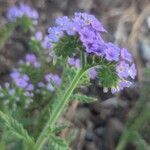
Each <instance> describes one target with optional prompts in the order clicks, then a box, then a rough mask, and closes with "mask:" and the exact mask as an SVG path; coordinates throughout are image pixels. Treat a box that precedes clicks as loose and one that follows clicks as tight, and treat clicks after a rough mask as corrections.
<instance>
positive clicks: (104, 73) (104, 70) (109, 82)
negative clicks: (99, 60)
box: [98, 63, 118, 88]
mask: <svg viewBox="0 0 150 150" xmlns="http://www.w3.org/2000/svg"><path fill="white" fill-rule="evenodd" d="M98 78H99V80H100V83H101V85H102V86H103V87H107V88H110V87H112V86H116V84H117V80H118V76H117V73H116V71H115V64H113V63H110V64H109V63H106V64H103V65H102V67H101V68H100V70H99V73H98Z"/></svg>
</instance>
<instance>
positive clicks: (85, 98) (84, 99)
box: [70, 94, 97, 103]
mask: <svg viewBox="0 0 150 150" xmlns="http://www.w3.org/2000/svg"><path fill="white" fill-rule="evenodd" d="M70 99H72V100H79V101H80V102H81V103H92V102H95V101H97V99H96V98H94V97H90V96H86V95H82V94H73V95H72V96H71V98H70Z"/></svg>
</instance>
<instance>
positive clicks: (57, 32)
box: [48, 27, 63, 43]
mask: <svg viewBox="0 0 150 150" xmlns="http://www.w3.org/2000/svg"><path fill="white" fill-rule="evenodd" d="M48 33H49V35H48V37H49V39H50V41H51V42H54V43H56V42H58V40H59V38H60V37H62V36H63V31H62V29H61V27H52V28H51V27H50V28H49V29H48Z"/></svg>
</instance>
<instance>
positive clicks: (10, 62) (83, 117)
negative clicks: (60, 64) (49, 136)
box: [0, 0, 150, 150]
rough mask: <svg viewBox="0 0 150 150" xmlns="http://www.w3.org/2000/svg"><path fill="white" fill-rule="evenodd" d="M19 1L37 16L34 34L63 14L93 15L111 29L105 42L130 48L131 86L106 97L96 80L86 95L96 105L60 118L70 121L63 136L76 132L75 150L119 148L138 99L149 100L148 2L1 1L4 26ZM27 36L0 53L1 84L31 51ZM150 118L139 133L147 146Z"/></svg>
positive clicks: (81, 107) (71, 110) (73, 109)
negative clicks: (133, 65)
mask: <svg viewBox="0 0 150 150" xmlns="http://www.w3.org/2000/svg"><path fill="white" fill-rule="evenodd" d="M20 2H25V3H26V4H28V5H30V6H32V7H33V8H35V9H36V10H37V11H38V12H39V14H40V18H39V23H38V25H37V26H36V30H40V31H42V32H43V33H46V32H47V29H48V27H50V26H52V25H54V22H55V19H56V18H57V17H59V16H63V15H67V16H72V15H73V14H74V12H78V11H81V12H87V13H91V14H93V15H95V16H96V17H97V18H98V19H99V20H101V22H102V23H103V24H104V26H105V28H106V29H107V31H108V34H107V35H105V39H106V40H107V41H112V42H114V43H117V44H118V45H120V47H125V48H127V49H129V51H130V52H131V53H132V54H133V55H134V58H135V62H136V65H137V69H138V76H137V79H136V81H135V83H134V84H133V86H132V87H131V88H129V89H126V90H124V91H122V92H120V93H118V94H117V95H112V94H110V93H104V92H103V90H102V88H101V87H99V86H97V84H96V81H95V82H94V81H93V84H92V86H90V87H87V88H86V89H83V91H84V93H86V94H87V95H96V96H97V98H98V101H97V102H95V103H93V104H89V105H88V104H86V105H85V104H84V105H81V104H79V103H78V102H75V103H72V104H71V105H70V108H69V109H68V110H67V112H66V113H65V114H64V116H63V117H62V118H61V120H60V122H61V121H63V120H68V121H70V122H71V123H72V126H71V127H70V128H69V129H66V130H64V131H63V132H62V133H61V136H62V137H66V136H67V134H68V133H70V132H74V133H76V137H75V140H74V142H72V144H71V147H72V149H73V150H115V147H116V145H117V143H118V140H119V138H120V136H121V133H122V132H123V131H124V129H125V124H126V122H127V120H128V119H129V112H131V110H132V109H133V108H134V106H135V105H136V103H137V101H138V100H139V99H144V101H145V103H146V104H147V103H149V102H148V101H149V100H150V73H149V72H150V71H149V66H150V0H24V1H23V0H0V27H2V26H3V25H4V24H5V23H6V22H7V20H6V11H7V9H8V7H11V6H13V5H15V4H17V3H20ZM28 38H29V37H28V36H27V35H22V34H20V32H17V31H15V34H13V35H12V36H11V38H10V39H9V41H7V43H6V44H5V46H4V47H3V48H2V49H0V83H3V82H5V81H7V79H8V73H9V72H10V70H11V69H12V68H13V67H14V66H15V65H16V63H17V61H18V60H19V59H21V58H22V57H23V56H24V54H25V53H27V52H28V48H27V43H26V41H27V39H28ZM145 87H146V88H145ZM149 113H150V112H149ZM149 120H150V119H149ZM149 120H148V121H147V122H146V123H144V125H143V127H142V128H140V131H139V132H140V134H141V136H142V138H143V139H144V140H145V141H146V143H149V144H150V121H149ZM135 145H136V144H135V143H133V142H132V143H130V142H129V143H128V145H127V146H126V149H127V150H134V149H135V150H136V149H137V148H136V146H135ZM139 150H144V149H142V148H141V149H139Z"/></svg>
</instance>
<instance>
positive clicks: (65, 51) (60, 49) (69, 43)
mask: <svg viewBox="0 0 150 150" xmlns="http://www.w3.org/2000/svg"><path fill="white" fill-rule="evenodd" d="M78 45H79V44H78V40H77V37H75V36H67V35H64V37H63V38H61V39H60V40H59V42H58V43H57V44H56V45H55V47H54V51H55V53H56V55H57V56H58V57H59V56H62V57H63V58H66V57H68V56H71V55H73V53H74V52H75V50H76V48H77V47H78Z"/></svg>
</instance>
